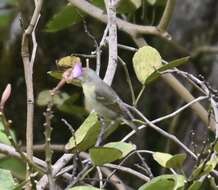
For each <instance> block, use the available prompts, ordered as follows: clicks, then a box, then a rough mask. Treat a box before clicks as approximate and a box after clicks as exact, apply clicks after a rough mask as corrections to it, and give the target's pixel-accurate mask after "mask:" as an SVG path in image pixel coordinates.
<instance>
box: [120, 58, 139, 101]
mask: <svg viewBox="0 0 218 190" xmlns="http://www.w3.org/2000/svg"><path fill="white" fill-rule="evenodd" d="M118 60H119V61H120V63H121V64H122V65H123V68H124V71H125V74H126V81H127V83H128V85H129V89H130V92H131V97H132V102H135V93H134V89H133V85H132V81H131V78H130V75H129V71H128V68H127V66H126V63H125V61H123V59H122V58H121V57H119V56H118Z"/></svg>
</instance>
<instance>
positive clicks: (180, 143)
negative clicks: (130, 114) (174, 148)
mask: <svg viewBox="0 0 218 190" xmlns="http://www.w3.org/2000/svg"><path fill="white" fill-rule="evenodd" d="M126 106H127V107H128V108H130V109H132V110H133V111H134V112H135V113H136V114H138V115H139V116H140V117H141V118H142V119H143V120H144V121H145V124H148V125H149V126H150V127H151V128H152V129H154V130H155V131H157V132H158V133H160V134H161V135H163V136H165V137H167V138H169V139H171V140H172V141H174V142H175V143H176V144H178V145H179V146H180V147H182V148H183V149H184V150H185V151H186V152H187V153H188V154H189V155H190V156H191V157H192V158H194V159H195V160H196V159H197V156H196V155H195V154H194V153H193V152H192V151H191V150H190V149H189V148H188V147H187V146H186V145H184V144H183V143H182V142H181V141H180V140H179V139H178V138H177V137H176V136H174V135H172V134H169V133H167V132H166V131H164V130H163V129H161V128H159V127H158V126H156V125H155V124H153V123H152V122H151V121H149V120H148V119H147V118H146V117H145V116H144V115H143V114H142V113H141V112H140V111H139V110H138V109H136V108H135V107H133V106H129V105H126Z"/></svg>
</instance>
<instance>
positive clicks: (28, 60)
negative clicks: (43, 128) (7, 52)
mask: <svg viewBox="0 0 218 190" xmlns="http://www.w3.org/2000/svg"><path fill="white" fill-rule="evenodd" d="M42 2H43V0H38V1H35V10H34V12H33V16H32V18H31V21H30V23H29V25H28V27H27V29H26V30H25V31H24V33H23V36H22V42H21V56H22V60H23V65H24V74H25V82H26V88H27V121H26V144H27V157H28V159H30V160H32V157H33V148H32V147H33V117H34V92H33V64H34V60H35V55H36V49H37V43H36V40H35V28H36V26H37V23H38V21H39V18H40V11H41V8H42ZM30 35H32V42H33V50H32V53H31V57H30V48H29V45H30V42H29V36H30ZM29 175H30V171H29V167H28V166H27V178H28V177H29ZM31 189H32V186H31V184H30V183H28V184H27V186H26V190H31Z"/></svg>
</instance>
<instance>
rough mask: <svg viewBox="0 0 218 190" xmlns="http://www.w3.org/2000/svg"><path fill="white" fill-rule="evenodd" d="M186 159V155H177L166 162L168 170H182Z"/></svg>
mask: <svg viewBox="0 0 218 190" xmlns="http://www.w3.org/2000/svg"><path fill="white" fill-rule="evenodd" d="M185 159H186V154H176V155H174V156H173V157H172V158H170V159H169V160H168V161H167V162H166V167H167V168H181V167H182V165H183V163H184V161H185Z"/></svg>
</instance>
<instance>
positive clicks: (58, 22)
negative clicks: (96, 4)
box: [46, 4, 84, 32]
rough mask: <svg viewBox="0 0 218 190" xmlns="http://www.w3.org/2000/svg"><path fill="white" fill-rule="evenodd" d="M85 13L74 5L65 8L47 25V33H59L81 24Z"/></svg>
mask: <svg viewBox="0 0 218 190" xmlns="http://www.w3.org/2000/svg"><path fill="white" fill-rule="evenodd" d="M83 15H84V14H83V13H81V11H79V9H77V8H75V7H74V6H72V5H69V4H68V5H66V6H65V7H63V8H62V9H61V10H60V11H59V12H58V13H57V14H56V15H54V16H53V18H52V19H51V20H50V21H49V22H48V23H47V24H46V32H57V31H60V30H63V29H65V28H68V27H70V26H72V25H73V24H76V23H78V22H80V21H81V20H82V19H83V18H82V17H83Z"/></svg>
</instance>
